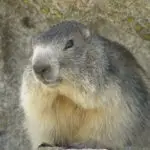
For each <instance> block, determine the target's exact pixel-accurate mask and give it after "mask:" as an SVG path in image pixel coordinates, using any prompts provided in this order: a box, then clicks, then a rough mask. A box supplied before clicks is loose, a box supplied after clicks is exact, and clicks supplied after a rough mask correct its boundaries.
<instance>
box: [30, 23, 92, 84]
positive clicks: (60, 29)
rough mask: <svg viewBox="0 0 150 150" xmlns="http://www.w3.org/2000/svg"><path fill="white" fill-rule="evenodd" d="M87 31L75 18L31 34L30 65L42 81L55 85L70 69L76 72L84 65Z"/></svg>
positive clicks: (87, 39)
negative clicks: (31, 50)
mask: <svg viewBox="0 0 150 150" xmlns="http://www.w3.org/2000/svg"><path fill="white" fill-rule="evenodd" d="M90 34H91V33H90V31H89V29H88V28H87V27H86V26H84V25H83V24H81V23H79V22H76V21H64V22H61V23H59V24H57V25H55V26H53V27H52V28H51V29H50V30H48V31H46V32H44V33H42V34H40V35H39V36H37V37H35V38H33V40H32V48H33V56H32V68H33V72H34V75H35V76H36V78H37V79H38V80H40V81H42V82H43V83H44V84H48V85H57V84H58V83H59V82H60V81H61V80H62V79H63V78H64V76H66V77H67V75H68V74H69V73H71V72H73V74H74V75H78V74H79V73H80V71H81V69H82V66H84V65H85V63H86V62H85V56H86V52H87V47H88V43H89V42H90V37H91V35H90Z"/></svg>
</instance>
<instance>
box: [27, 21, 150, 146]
mask: <svg viewBox="0 0 150 150" xmlns="http://www.w3.org/2000/svg"><path fill="white" fill-rule="evenodd" d="M89 33H90V34H89ZM70 39H73V40H74V46H73V47H72V48H70V49H67V50H64V48H65V44H66V42H67V41H68V40H70ZM32 44H33V50H34V51H33V58H32V65H33V64H36V63H37V62H38V63H39V62H40V63H42V64H49V65H50V66H51V68H52V70H51V72H48V75H47V79H48V81H53V83H55V82H56V81H57V79H62V82H63V81H64V80H66V81H68V82H69V83H70V84H72V85H74V84H76V85H75V86H76V88H78V89H82V90H83V89H84V90H83V91H84V94H86V93H87V97H88V98H87V99H86V101H85V102H84V103H86V104H85V105H82V103H80V102H78V101H76V99H75V100H74V99H73V101H74V103H75V104H77V105H79V107H81V108H83V109H100V108H101V107H103V106H105V108H107V107H108V111H109V110H113V107H114V105H116V104H118V103H119V106H121V107H122V108H123V109H122V111H124V112H123V114H125V115H124V116H121V118H118V119H120V120H118V124H117V125H115V124H113V122H109V120H108V122H109V123H110V124H108V126H111V127H112V129H114V128H115V126H116V128H117V126H119V129H118V131H117V129H116V128H115V129H116V132H115V133H113V134H112V135H110V136H111V138H109V136H108V137H107V136H106V135H104V136H106V138H105V140H108V141H107V142H104V143H103V140H101V139H99V140H98V141H97V144H96V145H98V146H93V145H95V142H96V141H92V140H91V141H90V142H89V143H90V144H89V143H88V144H87V145H88V146H89V147H94V148H100V147H101V146H100V145H105V146H106V147H107V146H108V147H110V148H116V147H122V146H129V145H136V146H137V145H139V146H142V147H144V146H146V144H147V145H149V143H146V142H144V141H143V137H142V134H143V132H144V131H145V130H149V129H150V128H149V125H148V123H147V122H148V121H149V116H150V110H149V109H150V107H149V103H150V102H149V101H150V100H149V98H150V97H149V80H148V79H147V78H146V75H145V72H144V70H143V69H142V68H141V66H140V65H139V64H138V62H137V61H136V60H135V58H134V57H133V56H132V54H131V53H130V52H129V51H128V50H127V49H126V48H125V47H124V46H122V45H120V44H118V43H116V42H113V41H110V40H108V39H106V38H104V37H102V36H100V35H98V34H96V33H92V32H90V30H89V29H88V28H87V27H86V26H84V25H83V24H81V23H78V22H76V21H64V22H61V23H59V24H57V25H55V26H54V27H52V28H51V29H50V30H49V31H46V32H43V33H42V34H40V35H39V36H37V37H35V38H33V41H32ZM39 48H41V49H42V50H43V51H42V52H41V50H39ZM44 49H45V51H44ZM50 74H51V75H50ZM33 75H35V77H34V78H36V77H37V75H36V74H35V73H32V76H33ZM37 79H38V81H42V82H43V83H44V84H46V86H48V87H49V88H53V86H51V82H48V83H45V82H44V81H43V79H40V78H37ZM26 80H27V79H26ZM35 82H36V81H35ZM59 84H61V82H57V83H56V85H55V86H56V87H57V86H59ZM111 86H112V88H110V87H111ZM113 87H114V88H113ZM116 87H118V88H116ZM109 88H110V89H109ZM107 89H109V90H110V91H113V90H114V91H115V90H118V89H119V91H115V92H116V94H117V92H118V93H119V94H118V95H117V96H118V97H119V98H118V99H115V96H116V95H114V97H112V98H111V97H110V96H109V95H107V94H108V93H107V92H106V94H105V91H107ZM59 90H60V91H61V89H59ZM61 94H63V93H61ZM114 94H115V93H114ZM91 97H92V98H93V97H95V99H94V98H93V99H94V101H93V99H92V98H91ZM101 97H104V98H101ZM90 98H91V99H90ZM110 106H111V109H109V107H110ZM120 111H121V110H120ZM118 113H120V114H122V112H118ZM111 117H112V118H114V119H115V120H117V118H115V117H116V116H111ZM125 120H126V121H125ZM110 121H111V120H110ZM87 126H88V125H87ZM104 133H105V132H104ZM106 134H109V133H107V131H106ZM115 134H116V135H115ZM107 138H108V139H107ZM113 138H114V139H113ZM121 139H123V140H124V142H123V144H122V143H121V144H120V143H118V145H117V144H116V143H117V140H118V142H119V140H121ZM144 140H145V139H144ZM43 142H44V141H43ZM109 142H110V144H108V145H106V143H109ZM99 143H100V144H99ZM145 143H146V144H145ZM39 144H41V143H39ZM69 144H70V143H69ZM85 145H86V144H85Z"/></svg>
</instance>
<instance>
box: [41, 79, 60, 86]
mask: <svg viewBox="0 0 150 150" xmlns="http://www.w3.org/2000/svg"><path fill="white" fill-rule="evenodd" d="M42 82H43V83H44V84H45V85H47V86H49V87H56V86H58V85H59V84H60V83H61V82H62V78H57V79H56V80H47V79H45V80H43V81H42Z"/></svg>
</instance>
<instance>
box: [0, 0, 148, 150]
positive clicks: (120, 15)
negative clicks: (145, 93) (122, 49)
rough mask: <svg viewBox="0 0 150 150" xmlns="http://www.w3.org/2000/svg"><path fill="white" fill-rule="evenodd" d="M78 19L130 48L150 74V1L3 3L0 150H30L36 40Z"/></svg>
mask: <svg viewBox="0 0 150 150" xmlns="http://www.w3.org/2000/svg"><path fill="white" fill-rule="evenodd" d="M64 19H76V20H79V21H81V22H84V23H86V24H88V25H89V26H90V27H92V28H94V29H95V30H97V31H99V32H100V33H101V35H103V36H105V37H108V38H110V39H112V40H114V41H118V42H120V43H122V44H124V45H125V46H126V47H128V48H129V49H130V51H131V52H132V53H133V54H134V55H135V57H136V58H137V59H138V61H139V62H140V64H141V65H142V66H143V68H144V69H145V70H146V72H147V74H148V75H149V76H150V1H149V0H105V1H104V0H62V1H61V0H44V1H42V0H0V150H29V149H30V144H29V141H28V140H27V138H26V136H25V134H24V131H23V128H22V126H21V122H22V118H23V114H22V112H21V110H20V108H19V105H18V104H19V86H20V79H21V75H22V71H23V68H24V66H25V65H26V63H27V60H28V58H29V56H30V48H29V46H28V43H29V40H30V37H31V36H32V35H34V34H36V33H38V32H40V31H43V30H46V29H47V28H49V27H50V26H51V25H52V24H54V23H57V22H59V21H60V20H64Z"/></svg>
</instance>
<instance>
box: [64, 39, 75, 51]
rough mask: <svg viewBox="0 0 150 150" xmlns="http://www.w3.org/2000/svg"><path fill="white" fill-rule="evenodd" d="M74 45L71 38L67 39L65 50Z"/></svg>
mask: <svg viewBox="0 0 150 150" xmlns="http://www.w3.org/2000/svg"><path fill="white" fill-rule="evenodd" d="M73 45H74V42H73V40H69V41H67V43H66V46H65V48H64V50H66V49H68V48H71V47H73Z"/></svg>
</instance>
